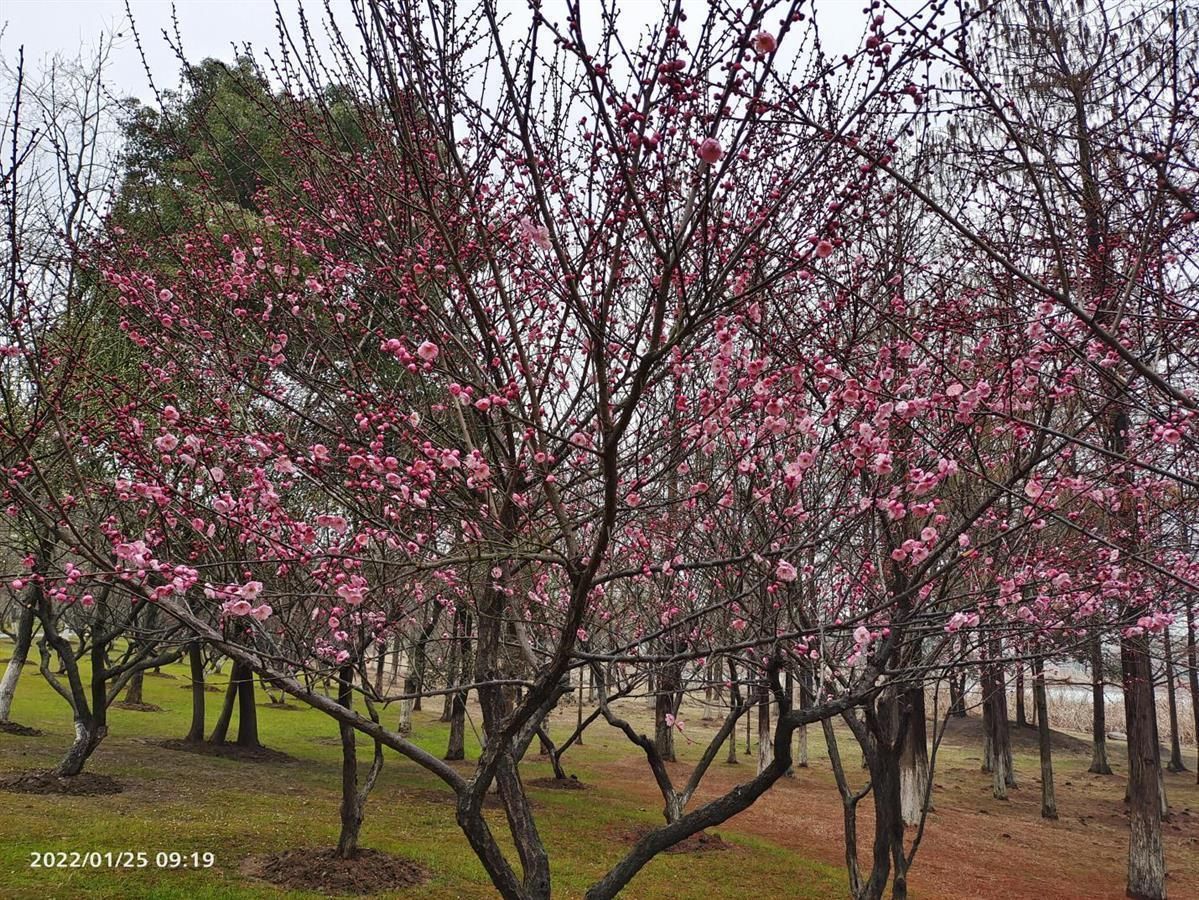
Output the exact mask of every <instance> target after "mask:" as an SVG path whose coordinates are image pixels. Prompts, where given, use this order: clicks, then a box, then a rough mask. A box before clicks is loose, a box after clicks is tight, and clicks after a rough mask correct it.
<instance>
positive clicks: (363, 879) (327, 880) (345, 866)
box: [241, 849, 429, 896]
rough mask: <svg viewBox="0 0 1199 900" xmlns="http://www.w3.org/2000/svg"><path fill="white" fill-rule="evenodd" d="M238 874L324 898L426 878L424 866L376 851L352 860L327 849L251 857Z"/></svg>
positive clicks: (398, 886)
mask: <svg viewBox="0 0 1199 900" xmlns="http://www.w3.org/2000/svg"><path fill="white" fill-rule="evenodd" d="M241 871H242V874H243V875H248V876H250V877H251V878H260V879H262V880H263V881H269V882H270V883H271V884H275V885H278V886H279V887H283V888H290V889H293V890H305V891H316V892H317V893H321V894H325V895H326V896H328V895H331V894H376V893H380V892H382V891H395V890H399V889H401V888H406V887H412V886H414V885H418V884H423V883H424V882H425V881H427V880H428V878H429V872H428V870H426V869H425V868H424V867H422V866H419V865H417V864H416V863H414V862H410V861H409V860H406V859H400V858H399V857H398V856H392V855H391V854H389V853H383V852H381V851H379V850H359V851H358V852H357V853H356V854H355V856H354V858H353V859H339V858H338V856H337V853H336V851H334V850H331V849H320V850H308V849H305V850H284V851H282V852H280V853H268V854H266V855H265V856H252V857H250V858H249V859H247V860H246V861H245V862H243V863H242V865H241Z"/></svg>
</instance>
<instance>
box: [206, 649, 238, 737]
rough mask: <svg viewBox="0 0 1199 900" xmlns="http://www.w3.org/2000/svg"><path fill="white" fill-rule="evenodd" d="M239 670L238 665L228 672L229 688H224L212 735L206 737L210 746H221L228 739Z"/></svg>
mask: <svg viewBox="0 0 1199 900" xmlns="http://www.w3.org/2000/svg"><path fill="white" fill-rule="evenodd" d="M240 673H241V668H240V666H239V665H238V663H234V664H233V668H231V669H230V670H229V686H228V687H227V688H225V702H224V703H223V704H222V705H221V714H220V715H219V716H217V720H216V725H215V726H214V727H213V729H212V734H210V735H209V736H208V742H209V743H210V744H223V743H225V742H226V741H227V740H228V739H229V724H230V723H231V722H232V721H233V707H234V704H235V703H236V701H237V693H238V677H239V675H240Z"/></svg>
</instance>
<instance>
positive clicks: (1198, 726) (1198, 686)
mask: <svg viewBox="0 0 1199 900" xmlns="http://www.w3.org/2000/svg"><path fill="white" fill-rule="evenodd" d="M1194 600H1195V598H1194V597H1189V596H1188V597H1187V682H1188V683H1189V684H1190V686H1191V716H1192V718H1194V720H1195V743H1196V744H1199V648H1197V647H1196V646H1195V645H1196V635H1195V602H1194ZM1195 780H1196V781H1197V782H1199V760H1196V762H1195Z"/></svg>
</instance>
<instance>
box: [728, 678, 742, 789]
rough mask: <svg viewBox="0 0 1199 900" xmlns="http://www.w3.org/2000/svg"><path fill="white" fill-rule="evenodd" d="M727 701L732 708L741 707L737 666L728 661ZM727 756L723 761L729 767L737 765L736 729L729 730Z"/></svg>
mask: <svg viewBox="0 0 1199 900" xmlns="http://www.w3.org/2000/svg"><path fill="white" fill-rule="evenodd" d="M729 700H730V701H731V702H732V704H733V706H734V707H737V706H740V705H741V688H740V685H739V684H738V682H737V664H736V663H734V662H733V660H732V658H731V657H730V659H729ZM728 744H729V755H728V758H727V759H726V760H725V762H726V763H728V764H729V765H736V764H737V761H738V760H737V729H736V727H733V728H730V729H729V739H728Z"/></svg>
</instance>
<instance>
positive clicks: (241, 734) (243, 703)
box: [237, 666, 262, 747]
mask: <svg viewBox="0 0 1199 900" xmlns="http://www.w3.org/2000/svg"><path fill="white" fill-rule="evenodd" d="M237 745H238V746H239V747H261V746H262V744H261V743H259V741H258V707H257V706H255V704H254V673H253V672H252V671H251V670H250V667H249V666H243V667H242V669H241V680H240V682H239V683H238V687H237Z"/></svg>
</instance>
